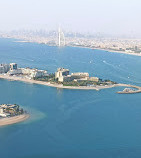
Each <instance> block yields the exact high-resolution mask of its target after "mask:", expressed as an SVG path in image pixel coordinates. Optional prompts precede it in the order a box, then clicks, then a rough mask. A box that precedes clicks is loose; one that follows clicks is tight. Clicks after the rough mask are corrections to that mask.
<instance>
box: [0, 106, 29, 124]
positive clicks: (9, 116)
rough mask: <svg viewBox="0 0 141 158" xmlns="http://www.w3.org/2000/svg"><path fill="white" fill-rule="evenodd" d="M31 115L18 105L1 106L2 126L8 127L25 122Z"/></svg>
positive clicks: (0, 118) (0, 122)
mask: <svg viewBox="0 0 141 158" xmlns="http://www.w3.org/2000/svg"><path fill="white" fill-rule="evenodd" d="M28 118H29V114H27V112H26V111H24V110H23V109H22V108H20V106H19V105H17V104H1V105H0V126H6V125H10V124H15V123H18V122H22V121H25V120H26V119H28Z"/></svg>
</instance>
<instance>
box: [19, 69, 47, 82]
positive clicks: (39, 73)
mask: <svg viewBox="0 0 141 158" xmlns="http://www.w3.org/2000/svg"><path fill="white" fill-rule="evenodd" d="M21 71H22V74H23V75H26V76H28V77H29V78H31V79H32V78H38V77H44V76H48V74H47V71H45V70H38V69H30V68H21Z"/></svg>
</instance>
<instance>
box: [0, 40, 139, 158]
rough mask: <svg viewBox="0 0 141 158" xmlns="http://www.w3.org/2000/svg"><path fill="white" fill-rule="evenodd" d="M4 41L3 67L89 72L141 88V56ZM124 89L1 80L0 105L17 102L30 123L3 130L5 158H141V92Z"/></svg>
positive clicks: (0, 48)
mask: <svg viewBox="0 0 141 158" xmlns="http://www.w3.org/2000/svg"><path fill="white" fill-rule="evenodd" d="M14 41H15V40H13V39H0V63H9V62H17V63H18V64H19V66H21V67H26V66H28V67H30V66H31V67H37V68H41V69H47V70H48V71H49V72H54V71H56V69H57V67H65V68H69V69H70V70H71V71H72V72H73V71H86V72H89V73H90V75H95V76H98V77H100V78H103V79H111V80H114V81H117V82H122V83H131V84H136V85H140V86H141V70H140V68H141V57H136V56H131V55H125V54H118V53H107V52H105V51H100V50H90V49H85V48H71V47H66V48H61V49H58V48H57V47H49V46H46V45H39V44H34V43H17V42H14ZM121 89H122V88H119V87H118V88H113V89H105V90H101V91H98V92H97V91H93V90H86V91H83V90H67V89H64V90H59V89H56V88H52V87H46V86H43V85H35V84H27V83H22V82H16V81H7V80H0V103H17V104H20V105H22V106H23V107H25V108H26V109H27V110H28V111H29V112H30V113H31V119H30V120H28V121H26V122H24V123H19V124H15V125H11V126H6V127H1V128H0V155H1V156H0V157H3V158H74V157H77V158H92V157H94V158H140V157H141V94H133V95H132V94H131V95H119V94H116V93H115V92H116V91H117V90H121Z"/></svg>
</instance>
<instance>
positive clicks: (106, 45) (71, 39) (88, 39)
mask: <svg viewBox="0 0 141 158" xmlns="http://www.w3.org/2000/svg"><path fill="white" fill-rule="evenodd" d="M0 37H2V38H14V39H19V42H36V43H40V44H47V45H49V46H59V47H63V46H73V47H86V48H91V49H104V50H107V51H115V52H122V53H128V54H134V55H139V56H140V55H141V38H139V39H138V38H134V37H131V36H130V37H127V36H121V37H114V36H110V35H106V34H100V33H95V34H82V33H73V32H66V31H63V30H62V29H61V28H59V29H58V31H57V30H54V31H45V30H37V31H33V30H21V31H10V32H5V33H4V32H1V33H0Z"/></svg>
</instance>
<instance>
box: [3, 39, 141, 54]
mask: <svg viewBox="0 0 141 158" xmlns="http://www.w3.org/2000/svg"><path fill="white" fill-rule="evenodd" d="M2 38H5V37H2ZM9 38H10V39H17V38H11V37H9ZM17 40H19V41H14V42H17V43H37V44H42V42H37V41H36V42H35V41H30V40H24V39H19V38H18V39H17ZM20 40H21V41H20ZM44 44H45V43H44ZM45 45H47V46H50V45H48V44H45ZM66 46H67V47H76V48H77V47H78V48H87V49H92V50H102V51H107V52H111V53H120V54H127V55H134V56H141V53H127V52H125V51H118V50H111V49H104V48H92V47H87V46H72V45H66ZM55 47H57V45H56V46H55Z"/></svg>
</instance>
